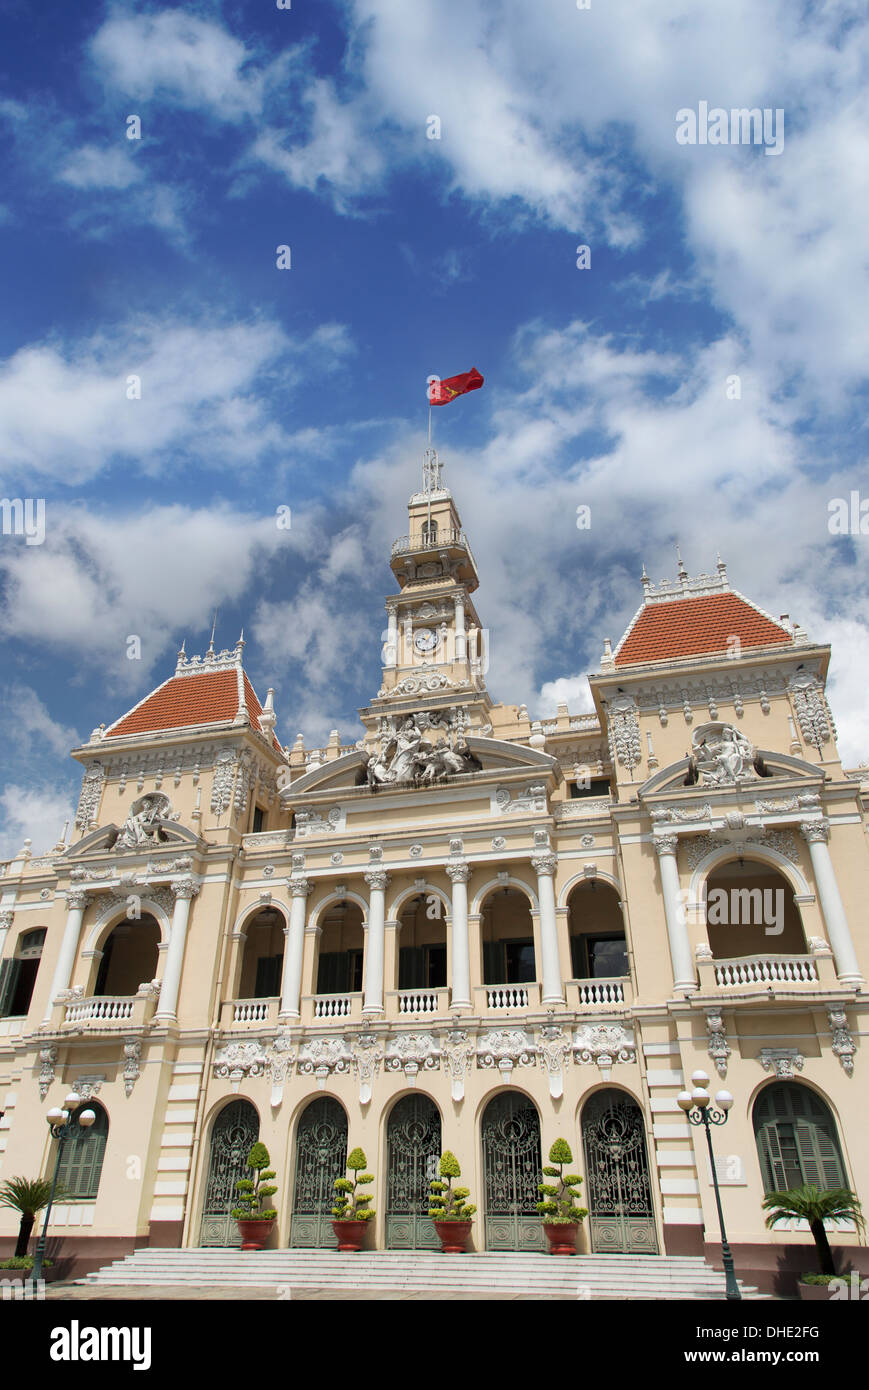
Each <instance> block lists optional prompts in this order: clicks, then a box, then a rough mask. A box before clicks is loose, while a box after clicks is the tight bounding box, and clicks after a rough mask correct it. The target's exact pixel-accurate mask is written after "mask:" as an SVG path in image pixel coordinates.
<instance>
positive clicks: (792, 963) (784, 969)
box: [713, 956, 819, 989]
mask: <svg viewBox="0 0 869 1390" xmlns="http://www.w3.org/2000/svg"><path fill="white" fill-rule="evenodd" d="M713 966H714V971H715V983H716V984H717V985H718V986H719V987H721V988H722V989H742V988H744V987H745V986H746V985H768V984H781V985H793V984H812V985H814V984H818V983H819V976H818V966H817V962H816V960H815V958H814V956H745V957H737V958H736V959H734V960H716V961H713Z"/></svg>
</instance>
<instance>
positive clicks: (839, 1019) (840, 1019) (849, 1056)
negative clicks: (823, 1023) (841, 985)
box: [827, 1004, 857, 1076]
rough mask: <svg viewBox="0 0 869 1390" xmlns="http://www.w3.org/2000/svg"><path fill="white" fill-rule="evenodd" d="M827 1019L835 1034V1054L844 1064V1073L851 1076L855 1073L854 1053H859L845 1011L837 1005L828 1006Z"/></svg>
mask: <svg viewBox="0 0 869 1390" xmlns="http://www.w3.org/2000/svg"><path fill="white" fill-rule="evenodd" d="M827 1018H828V1020H829V1024H830V1031H831V1033H832V1034H833V1052H834V1053H835V1054H836V1056H837V1057H838V1059H839V1061H840V1062H841V1063H842V1069H843V1071H845V1072H846V1073H847V1075H848V1076H851V1075H853V1072H854V1053H855V1052H856V1051H857V1044H856V1043H855V1042H854V1035H853V1034H852V1032H851V1029H850V1028H849V1027H848V1018H847V1015H846V1013H845V1010H844V1009H842V1008H840V1007H838V1005H836V1004H828V1005H827Z"/></svg>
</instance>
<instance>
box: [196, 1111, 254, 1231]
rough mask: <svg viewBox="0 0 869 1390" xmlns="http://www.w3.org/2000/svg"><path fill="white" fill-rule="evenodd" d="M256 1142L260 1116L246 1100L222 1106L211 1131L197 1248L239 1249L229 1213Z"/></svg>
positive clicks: (236, 1227) (246, 1171)
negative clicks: (206, 1178)
mask: <svg viewBox="0 0 869 1390" xmlns="http://www.w3.org/2000/svg"><path fill="white" fill-rule="evenodd" d="M258 1138H259V1116H258V1115H257V1113H256V1110H255V1109H254V1107H253V1106H252V1105H251V1103H250V1101H249V1100H231V1101H230V1102H229V1105H226V1106H224V1108H223V1109H222V1110H221V1112H220V1114H219V1115H218V1117H217V1119H216V1120H215V1122H214V1128H213V1130H212V1131H211V1154H210V1157H209V1161H208V1182H207V1183H206V1185H205V1203H204V1206H203V1209H202V1225H201V1227H200V1231H199V1244H200V1245H227V1246H230V1245H241V1236H240V1235H239V1234H238V1226H237V1225H236V1223H235V1221H234V1219H233V1217H232V1216H231V1215H230V1212H231V1211H232V1208H233V1207H234V1206H235V1204H236V1192H235V1184H236V1183H237V1182H238V1179H239V1178H245V1177H249V1176H250V1174H249V1172H248V1169H247V1156H248V1154H249V1153H250V1150H251V1147H252V1145H253V1144H255V1143H256V1141H257V1139H258Z"/></svg>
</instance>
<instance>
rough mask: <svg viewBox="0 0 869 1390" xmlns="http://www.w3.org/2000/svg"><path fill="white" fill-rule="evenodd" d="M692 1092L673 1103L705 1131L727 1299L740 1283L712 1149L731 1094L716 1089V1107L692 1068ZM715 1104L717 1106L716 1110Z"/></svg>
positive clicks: (702, 1078)
mask: <svg viewBox="0 0 869 1390" xmlns="http://www.w3.org/2000/svg"><path fill="white" fill-rule="evenodd" d="M691 1085H692V1086H693V1087H694V1090H693V1091H680V1092H679V1095H678V1096H677V1097H676V1102H677V1104H678V1106H679V1108H680V1110H684V1111H685V1114H686V1116H687V1117H688V1120H689V1121H690V1123H691V1124H692V1125H702V1126H703V1128H704V1129H705V1130H706V1143H707V1145H708V1146H709V1163H710V1166H711V1168H712V1185H713V1187H714V1188H715V1205H716V1206H717V1207H718V1225H719V1227H720V1229H721V1259H722V1261H723V1263H724V1280H725V1287H726V1289H727V1298H728V1299H730V1300H733V1299H741V1298H742V1294H741V1293H740V1292H739V1285H738V1284H737V1282H736V1276H735V1274H734V1272H733V1256H732V1255H731V1253H730V1246H729V1245H728V1244H727V1233H726V1231H725V1229H724V1213H723V1212H722V1210H721V1193H720V1192H719V1190H718V1172H717V1169H716V1167H715V1155H714V1153H713V1152H712V1128H711V1127H712V1125H723V1124H726V1123H727V1112H728V1110H729V1109H730V1107H731V1105H732V1104H733V1096H732V1095H731V1094H730V1092H729V1091H718V1092H716V1095H715V1106H713V1105H712V1103H711V1101H712V1098H711V1096H710V1095H709V1090H708V1087H709V1077H708V1076H707V1075H706V1073H705V1071H695V1072H694V1075H693V1076H692V1077H691ZM716 1107H717V1109H716Z"/></svg>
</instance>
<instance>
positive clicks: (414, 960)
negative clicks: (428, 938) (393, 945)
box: [398, 946, 426, 989]
mask: <svg viewBox="0 0 869 1390" xmlns="http://www.w3.org/2000/svg"><path fill="white" fill-rule="evenodd" d="M425 985H426V978H425V949H424V947H422V946H402V947H400V948H399V952H398V988H399V989H424V988H425Z"/></svg>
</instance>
